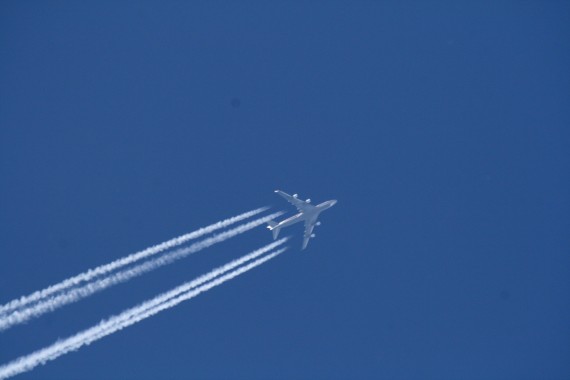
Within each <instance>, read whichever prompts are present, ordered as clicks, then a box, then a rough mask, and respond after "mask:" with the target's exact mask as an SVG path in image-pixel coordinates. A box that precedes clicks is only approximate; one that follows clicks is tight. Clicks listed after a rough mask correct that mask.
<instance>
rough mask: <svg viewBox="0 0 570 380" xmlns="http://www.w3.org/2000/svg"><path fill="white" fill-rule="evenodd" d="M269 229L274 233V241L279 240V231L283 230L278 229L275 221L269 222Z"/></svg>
mask: <svg viewBox="0 0 570 380" xmlns="http://www.w3.org/2000/svg"><path fill="white" fill-rule="evenodd" d="M267 228H269V230H270V231H271V232H272V233H273V240H275V239H277V236H279V231H280V230H281V228H279V227H277V223H276V222H274V221H273V220H270V221H269V222H267Z"/></svg>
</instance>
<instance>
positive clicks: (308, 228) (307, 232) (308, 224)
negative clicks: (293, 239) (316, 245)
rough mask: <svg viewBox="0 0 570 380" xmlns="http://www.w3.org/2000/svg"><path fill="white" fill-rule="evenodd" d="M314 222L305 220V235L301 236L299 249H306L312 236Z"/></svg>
mask: <svg viewBox="0 0 570 380" xmlns="http://www.w3.org/2000/svg"><path fill="white" fill-rule="evenodd" d="M315 223H316V220H305V233H304V234H303V247H302V248H301V249H305V248H307V244H309V240H311V235H312V234H313V228H315Z"/></svg>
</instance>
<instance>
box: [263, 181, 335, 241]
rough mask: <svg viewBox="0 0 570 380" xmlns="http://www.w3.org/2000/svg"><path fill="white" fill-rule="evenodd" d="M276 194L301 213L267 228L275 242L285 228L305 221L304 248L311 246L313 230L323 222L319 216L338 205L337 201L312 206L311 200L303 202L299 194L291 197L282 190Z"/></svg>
mask: <svg viewBox="0 0 570 380" xmlns="http://www.w3.org/2000/svg"><path fill="white" fill-rule="evenodd" d="M275 192H276V193H277V194H279V195H281V196H282V197H283V198H285V199H286V200H287V202H289V203H291V204H292V205H293V206H295V207H297V210H298V211H299V213H298V214H297V215H293V216H292V217H290V218H287V219H285V220H284V221H282V222H279V223H277V222H274V221H270V222H269V223H267V224H268V226H267V228H269V230H270V231H271V232H273V240H275V239H277V236H278V235H279V231H280V230H281V228H283V227H288V226H290V225H292V224H295V223H298V222H301V221H304V222H305V234H304V235H303V248H301V249H305V248H307V244H309V239H311V238H314V237H315V234H314V233H313V228H315V226H320V225H321V222H318V221H317V219H318V218H319V214H320V213H321V212H323V211H325V210H326V209H328V208H331V207H332V206H334V205H335V204H336V199H333V200H330V201H326V202H323V203H321V204H318V205H316V206H313V205H311V204H310V203H311V200H310V199H307V200H306V201H303V200H301V199H299V198H298V197H297V194H293V195H289V194H287V193H285V192H283V191H281V190H275Z"/></svg>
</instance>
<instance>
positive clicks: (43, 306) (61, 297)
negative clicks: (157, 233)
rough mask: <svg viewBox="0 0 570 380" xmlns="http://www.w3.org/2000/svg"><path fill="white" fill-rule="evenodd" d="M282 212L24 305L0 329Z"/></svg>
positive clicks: (2, 321) (1, 319)
mask: <svg viewBox="0 0 570 380" xmlns="http://www.w3.org/2000/svg"><path fill="white" fill-rule="evenodd" d="M281 214H283V213H282V212H276V213H273V214H270V215H267V216H264V217H261V218H258V219H255V220H253V221H251V222H248V223H244V224H241V225H239V226H237V227H234V228H232V229H230V230H227V231H224V232H221V233H219V234H217V235H214V236H212V237H209V238H206V239H204V240H201V241H198V242H196V243H194V244H192V245H190V246H189V247H186V248H179V249H177V250H175V251H172V252H166V253H165V254H164V255H163V256H160V257H157V258H154V259H151V260H148V261H146V262H144V263H141V264H138V265H135V266H134V267H132V268H128V269H124V270H122V271H119V272H116V273H112V274H110V275H108V276H107V277H103V278H100V279H97V280H94V281H93V282H89V283H86V284H84V285H82V286H78V287H75V288H71V289H69V290H68V291H66V292H64V293H61V294H58V295H56V296H54V297H50V298H47V299H45V300H42V301H40V302H37V303H35V304H33V305H31V306H29V307H27V308H23V309H20V310H16V311H13V312H12V313H10V314H7V315H5V316H3V317H0V331H3V330H7V329H9V328H10V327H12V326H14V325H17V324H20V323H24V322H26V321H28V320H30V319H31V318H34V317H39V316H40V315H42V314H45V313H47V312H50V311H54V310H56V309H58V308H60V307H62V306H64V305H67V304H69V303H73V302H77V301H79V300H81V299H83V298H85V297H88V296H90V295H92V294H94V293H96V292H99V291H101V290H103V289H106V288H108V287H110V286H113V285H116V284H119V283H122V282H125V281H127V280H130V279H132V278H133V277H137V276H140V275H142V274H144V273H147V272H150V271H152V270H154V269H157V268H159V267H161V266H164V265H167V264H170V263H172V262H174V261H176V260H179V259H181V258H183V257H186V256H188V255H190V254H192V253H196V252H198V251H201V250H203V249H205V248H208V247H210V246H212V245H214V244H217V243H221V242H223V241H224V240H227V239H230V238H232V237H234V236H237V235H239V234H242V233H244V232H247V231H249V230H251V229H253V228H255V227H257V226H259V225H261V224H264V223H266V222H267V221H269V220H272V219H274V218H276V217H278V216H279V215H281Z"/></svg>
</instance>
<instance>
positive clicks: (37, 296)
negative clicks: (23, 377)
mask: <svg viewBox="0 0 570 380" xmlns="http://www.w3.org/2000/svg"><path fill="white" fill-rule="evenodd" d="M267 209H268V207H261V208H258V209H255V210H252V211H248V212H245V213H243V214H240V215H238V216H234V217H233V218H228V219H225V220H222V221H220V222H217V223H214V224H211V225H209V226H207V227H203V228H200V229H198V230H196V231H193V232H190V233H187V234H184V235H181V236H178V237H175V238H173V239H170V240H168V241H165V242H163V243H160V244H157V245H154V246H152V247H149V248H146V249H144V250H142V251H139V252H136V253H133V254H130V255H128V256H125V257H123V258H120V259H117V260H115V261H113V262H110V263H108V264H105V265H101V266H98V267H96V268H94V269H89V270H88V271H86V272H83V273H80V274H78V275H77V276H74V277H70V278H68V279H66V280H63V281H62V282H60V283H58V284H55V285H52V286H49V287H47V288H45V289H43V290H39V291H36V292H34V293H32V294H30V295H27V296H23V297H20V298H18V299H15V300H13V301H10V302H8V303H7V304H5V305H2V306H0V318H1V317H2V316H3V315H4V314H7V313H10V312H12V311H14V310H17V309H20V308H22V307H23V306H26V305H28V304H30V303H33V302H37V301H40V300H42V299H45V298H47V297H49V296H51V295H53V294H55V293H58V292H62V291H65V290H67V289H69V288H72V287H74V286H77V285H79V284H81V283H82V282H87V281H90V280H92V279H94V278H96V277H99V276H103V275H106V274H108V273H110V272H112V271H114V270H116V269H119V268H121V267H124V266H125V265H129V264H133V263H135V262H137V261H139V260H142V259H144V258H147V257H150V256H152V255H155V254H157V253H160V252H162V251H164V250H167V249H170V248H172V247H175V246H178V245H180V244H183V243H186V242H187V241H189V240H193V239H197V238H199V237H201V236H204V235H206V234H209V233H212V232H215V231H217V230H219V229H222V228H225V227H229V226H231V225H232V224H235V223H237V222H241V221H242V220H244V219H247V218H250V217H252V216H254V215H257V214H259V213H261V212H263V211H265V210H267ZM0 330H1V329H0Z"/></svg>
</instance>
